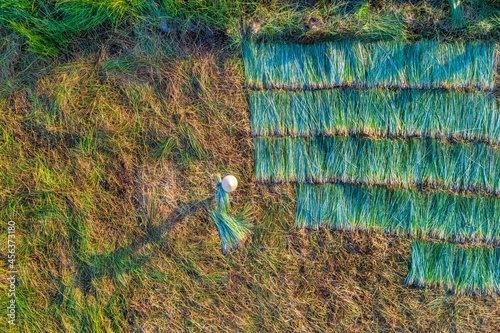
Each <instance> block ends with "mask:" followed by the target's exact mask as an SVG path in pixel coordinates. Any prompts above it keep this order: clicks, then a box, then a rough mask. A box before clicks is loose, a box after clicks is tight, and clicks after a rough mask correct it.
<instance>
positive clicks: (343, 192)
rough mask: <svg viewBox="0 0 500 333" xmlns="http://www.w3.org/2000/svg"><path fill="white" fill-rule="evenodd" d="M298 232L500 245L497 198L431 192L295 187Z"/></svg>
mask: <svg viewBox="0 0 500 333" xmlns="http://www.w3.org/2000/svg"><path fill="white" fill-rule="evenodd" d="M296 221H297V225H298V227H300V228H308V229H319V228H322V227H326V228H331V229H334V230H347V231H376V232H380V233H386V234H390V235H401V236H409V237H415V238H421V239H441V240H447V241H452V242H475V243H478V242H482V243H488V244H495V245H496V244H500V223H498V221H500V200H499V199H498V198H495V197H483V196H479V195H471V196H458V195H453V194H450V193H446V192H442V191H436V192H423V191H419V190H401V189H391V188H387V187H383V186H369V187H364V186H355V185H347V184H321V185H314V184H298V185H297V210H296Z"/></svg>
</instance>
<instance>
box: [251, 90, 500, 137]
mask: <svg viewBox="0 0 500 333" xmlns="http://www.w3.org/2000/svg"><path fill="white" fill-rule="evenodd" d="M249 97H250V111H251V112H250V113H251V125H252V132H253V135H255V136H292V137H297V136H303V137H310V136H318V135H321V136H332V135H365V136H370V137H389V138H394V137H400V138H410V137H424V138H436V139H444V140H453V141H471V142H485V143H488V144H492V145H499V144H500V110H499V109H498V103H497V101H496V100H495V98H494V97H493V96H492V95H489V94H484V93H462V92H444V91H439V90H414V89H409V90H399V91H392V90H382V89H374V90H356V89H332V90H314V91H300V92H288V91H251V92H250V93H249Z"/></svg>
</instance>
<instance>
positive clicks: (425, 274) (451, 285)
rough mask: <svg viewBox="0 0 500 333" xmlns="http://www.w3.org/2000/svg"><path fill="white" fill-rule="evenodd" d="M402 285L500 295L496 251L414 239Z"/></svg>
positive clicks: (499, 258) (499, 251) (499, 253)
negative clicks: (407, 271) (406, 275)
mask: <svg viewBox="0 0 500 333" xmlns="http://www.w3.org/2000/svg"><path fill="white" fill-rule="evenodd" d="M411 257H412V262H411V269H410V272H409V273H408V277H407V279H406V283H407V284H408V285H417V286H420V287H437V288H444V289H445V290H446V291H449V292H453V293H457V294H471V293H475V294H491V293H493V292H496V293H500V248H489V247H472V248H466V247H463V246H459V245H455V244H451V243H442V244H436V243H432V242H425V241H420V240H414V241H413V244H412V254H411Z"/></svg>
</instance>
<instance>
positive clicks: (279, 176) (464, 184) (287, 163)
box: [254, 137, 500, 195]
mask: <svg viewBox="0 0 500 333" xmlns="http://www.w3.org/2000/svg"><path fill="white" fill-rule="evenodd" d="M254 142H255V174H256V177H257V180H258V181H260V182H300V183H304V182H319V183H324V182H333V183H337V182H340V183H353V184H365V185H396V186H400V187H402V188H413V187H422V186H424V187H425V186H430V187H431V188H441V189H446V190H450V191H457V192H464V191H465V192H479V193H489V194H494V195H498V194H499V193H500V170H499V169H498V166H499V165H500V150H497V149H494V148H492V147H488V146H485V145H483V144H469V143H457V144H451V143H447V142H442V141H439V140H433V139H415V138H412V139H408V140H402V139H380V140H371V139H366V138H358V137H314V138H289V137H283V138H267V137H258V138H255V139H254Z"/></svg>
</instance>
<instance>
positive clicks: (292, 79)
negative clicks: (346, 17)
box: [243, 41, 497, 90]
mask: <svg viewBox="0 0 500 333" xmlns="http://www.w3.org/2000/svg"><path fill="white" fill-rule="evenodd" d="M496 52H497V50H496V45H495V44H484V43H477V42H473V43H463V42H453V43H438V42H433V41H420V42H416V43H405V42H373V43H362V42H352V41H337V42H328V43H318V44H313V45H299V44H273V43H262V44H254V43H249V44H246V45H244V46H243V59H244V62H245V77H246V82H247V86H248V87H251V88H255V89H292V90H295V89H325V88H333V87H338V86H353V87H371V88H373V87H380V88H388V87H394V88H419V89H421V88H426V89H427V88H446V89H457V88H465V89H481V90H491V89H492V88H493V87H494V80H495V70H496V61H497V60H496Z"/></svg>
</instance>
